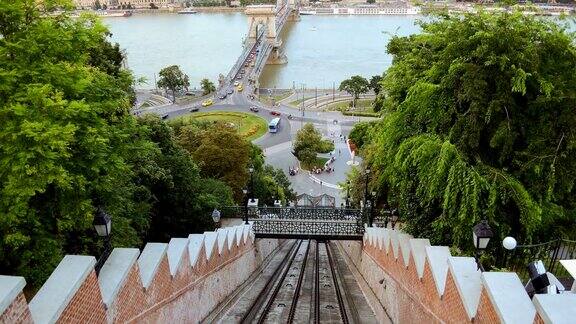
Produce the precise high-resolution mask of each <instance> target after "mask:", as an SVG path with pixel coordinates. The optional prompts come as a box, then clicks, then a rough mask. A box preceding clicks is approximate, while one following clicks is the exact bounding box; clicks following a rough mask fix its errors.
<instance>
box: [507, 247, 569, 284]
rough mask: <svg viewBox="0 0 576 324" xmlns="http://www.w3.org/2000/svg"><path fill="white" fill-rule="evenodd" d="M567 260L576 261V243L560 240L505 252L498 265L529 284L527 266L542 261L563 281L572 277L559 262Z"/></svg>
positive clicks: (548, 269)
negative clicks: (514, 273)
mask: <svg viewBox="0 0 576 324" xmlns="http://www.w3.org/2000/svg"><path fill="white" fill-rule="evenodd" d="M567 259H576V241H572V240H566V239H558V240H553V241H550V242H545V243H540V244H532V245H518V246H517V247H516V248H515V249H514V250H512V251H505V250H503V251H502V252H501V257H500V260H498V262H497V263H496V264H497V266H498V267H499V268H506V269H508V270H509V271H514V272H516V273H517V274H518V276H519V277H520V279H521V280H522V281H523V282H527V281H528V280H529V279H530V278H529V275H528V269H527V265H528V264H529V263H530V262H532V261H536V260H541V261H542V262H543V263H544V266H545V267H546V270H547V271H548V272H550V273H552V274H554V275H555V276H556V277H557V278H559V279H561V281H563V280H562V279H568V278H571V276H570V274H569V273H568V271H567V270H566V269H565V268H564V267H563V266H562V265H561V264H560V262H559V261H560V260H567Z"/></svg>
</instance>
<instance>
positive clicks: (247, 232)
mask: <svg viewBox="0 0 576 324" xmlns="http://www.w3.org/2000/svg"><path fill="white" fill-rule="evenodd" d="M252 223H253V222H250V223H249V224H248V225H246V224H244V225H243V226H244V231H243V232H244V243H246V242H248V238H249V237H254V232H253V231H252Z"/></svg>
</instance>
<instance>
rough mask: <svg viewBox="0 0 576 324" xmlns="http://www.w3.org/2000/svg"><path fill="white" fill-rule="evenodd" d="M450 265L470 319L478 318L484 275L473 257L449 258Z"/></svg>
mask: <svg viewBox="0 0 576 324" xmlns="http://www.w3.org/2000/svg"><path fill="white" fill-rule="evenodd" d="M448 265H449V269H450V273H451V274H452V278H453V279H454V283H455V284H456V288H457V289H458V293H459V294H460V298H461V299H462V302H463V304H464V308H465V309H466V313H467V314H468V317H469V319H472V318H474V317H475V316H476V312H477V311H478V304H479V303H480V295H481V293H482V278H481V275H482V273H481V272H480V270H478V265H477V264H476V260H474V258H472V257H449V258H448Z"/></svg>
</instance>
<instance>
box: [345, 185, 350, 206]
mask: <svg viewBox="0 0 576 324" xmlns="http://www.w3.org/2000/svg"><path fill="white" fill-rule="evenodd" d="M346 184H347V186H346V208H350V180H348V181H346Z"/></svg>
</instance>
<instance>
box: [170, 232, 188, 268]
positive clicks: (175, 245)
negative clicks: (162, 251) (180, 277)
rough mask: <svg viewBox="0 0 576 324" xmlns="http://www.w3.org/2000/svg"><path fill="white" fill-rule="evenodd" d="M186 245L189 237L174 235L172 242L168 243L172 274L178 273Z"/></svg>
mask: <svg viewBox="0 0 576 324" xmlns="http://www.w3.org/2000/svg"><path fill="white" fill-rule="evenodd" d="M186 247H188V239H187V238H182V237H174V238H172V239H170V242H169V243H168V252H167V254H168V266H169V267H170V274H171V275H172V276H175V275H176V272H177V271H178V268H179V267H180V263H182V259H183V258H184V252H186Z"/></svg>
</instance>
